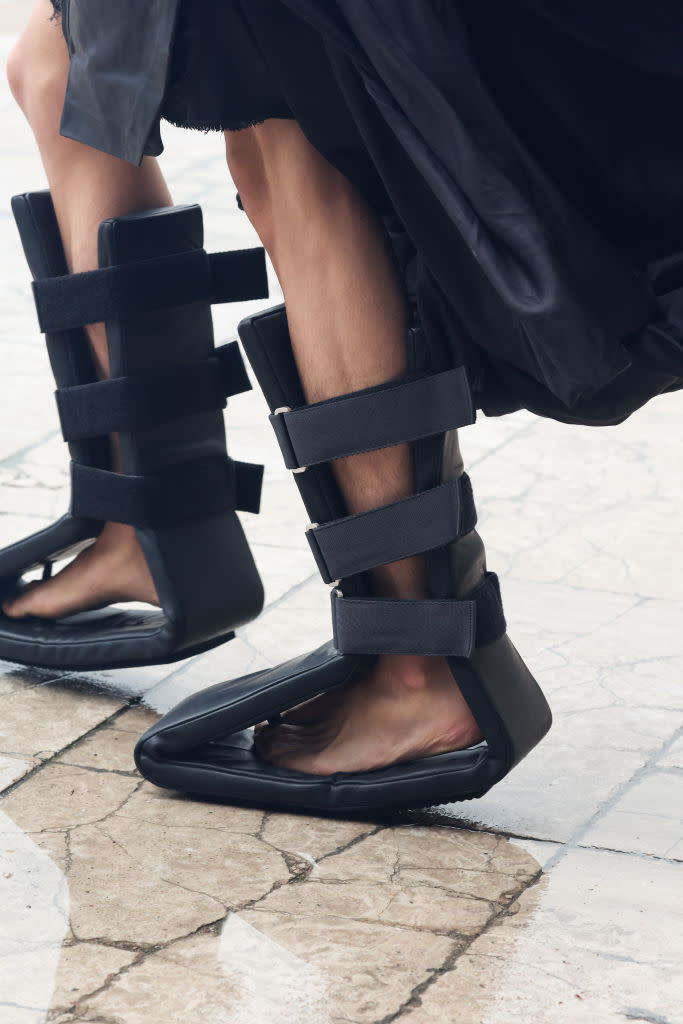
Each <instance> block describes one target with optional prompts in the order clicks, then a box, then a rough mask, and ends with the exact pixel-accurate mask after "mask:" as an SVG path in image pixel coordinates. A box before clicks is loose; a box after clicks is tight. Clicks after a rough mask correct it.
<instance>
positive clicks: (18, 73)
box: [5, 36, 29, 110]
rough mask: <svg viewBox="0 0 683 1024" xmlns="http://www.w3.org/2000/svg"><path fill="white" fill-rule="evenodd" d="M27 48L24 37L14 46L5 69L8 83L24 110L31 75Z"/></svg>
mask: <svg viewBox="0 0 683 1024" xmlns="http://www.w3.org/2000/svg"><path fill="white" fill-rule="evenodd" d="M25 50H26V47H25V46H24V38H23V36H22V37H21V38H20V39H19V40H18V41H17V42H16V43H15V44H14V46H13V47H12V49H11V50H10V55H9V57H8V58H7V65H6V68H5V71H6V74H7V82H8V85H9V87H10V91H11V93H12V95H13V96H14V99H15V100H16V101H17V103H18V104H19V106H20V107H21V108H22V110H23V109H24V106H25V105H26V92H27V89H28V86H29V73H28V68H27V67H26V60H25V58H26V52H25Z"/></svg>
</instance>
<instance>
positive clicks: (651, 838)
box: [581, 771, 683, 886]
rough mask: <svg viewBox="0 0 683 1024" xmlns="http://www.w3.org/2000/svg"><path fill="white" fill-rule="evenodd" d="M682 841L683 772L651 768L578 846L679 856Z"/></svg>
mask: <svg viewBox="0 0 683 1024" xmlns="http://www.w3.org/2000/svg"><path fill="white" fill-rule="evenodd" d="M682 840H683V775H679V774H673V773H672V772H667V771H653V772H651V773H650V774H649V775H647V776H645V778H643V779H641V780H640V781H639V782H638V783H637V784H636V785H635V786H633V787H632V788H630V789H629V790H628V791H627V792H626V793H625V794H624V795H623V796H622V797H621V799H620V800H619V801H618V802H617V803H616V804H615V805H614V807H611V808H610V809H609V810H608V811H607V813H606V814H605V815H604V817H602V818H600V820H599V821H597V822H596V824H595V825H594V826H593V828H591V829H590V830H589V831H588V832H587V833H586V834H585V835H584V836H583V837H582V839H581V845H582V846H601V847H604V848H606V849H609V850H622V851H624V852H628V853H631V852H632V853H649V854H652V855H653V856H656V857H674V856H675V857H676V858H677V859H683V858H681V852H680V850H681V846H683V842H682ZM681 885H682V886H683V875H682V878H681Z"/></svg>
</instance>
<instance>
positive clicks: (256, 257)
mask: <svg viewBox="0 0 683 1024" xmlns="http://www.w3.org/2000/svg"><path fill="white" fill-rule="evenodd" d="M33 294H34V297H35V301H36V309H37V312H38V323H39V324H40V329H41V331H42V332H43V333H44V334H48V333H54V332H58V331H69V330H72V329H74V328H76V327H84V326H85V325H86V324H94V323H100V322H102V321H104V322H106V321H109V320H121V319H125V318H127V317H131V316H135V315H136V314H139V313H149V312H155V311H158V310H162V309H175V308H177V307H179V306H187V305H190V304H192V303H193V302H206V303H219V302H243V301H247V300H249V299H264V298H267V297H268V279H267V275H266V262H265V253H264V250H263V249H242V250H237V251H235V252H221V253H215V254H213V255H211V256H209V255H208V254H207V253H206V252H205V251H204V249H196V250H194V251H192V252H184V253H179V254H174V255H171V256H159V257H157V258H155V259H150V260H141V261H140V262H139V263H122V264H119V265H117V266H114V267H105V268H102V269H100V270H89V271H86V272H84V273H82V274H65V275H63V276H61V277H45V278H41V279H39V280H37V281H34V282H33Z"/></svg>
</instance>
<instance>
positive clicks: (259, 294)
mask: <svg viewBox="0 0 683 1024" xmlns="http://www.w3.org/2000/svg"><path fill="white" fill-rule="evenodd" d="M209 262H210V264H211V280H212V285H213V291H212V295H211V299H210V301H211V303H212V304H216V303H222V302H249V301H250V300H251V299H267V298H268V271H267V269H266V253H265V249H235V250H234V251H232V252H214V253H212V254H211V255H210V256H209Z"/></svg>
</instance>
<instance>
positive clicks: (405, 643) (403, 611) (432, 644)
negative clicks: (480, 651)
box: [332, 590, 477, 658]
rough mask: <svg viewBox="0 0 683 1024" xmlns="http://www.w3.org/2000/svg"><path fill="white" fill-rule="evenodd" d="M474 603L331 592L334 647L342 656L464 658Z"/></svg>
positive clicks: (469, 642) (471, 632)
mask: <svg viewBox="0 0 683 1024" xmlns="http://www.w3.org/2000/svg"><path fill="white" fill-rule="evenodd" d="M476 617H477V606H476V604H475V603H474V601H434V600H425V601H394V600H391V599H387V598H378V597H377V598H362V597H341V596H339V591H337V590H334V591H333V592H332V625H333V628H334V645H335V647H336V648H337V650H338V651H339V652H340V653H341V654H421V655H433V656H443V657H449V656H452V657H458V658H469V657H470V655H471V654H472V651H473V650H474V640H475V630H476Z"/></svg>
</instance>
